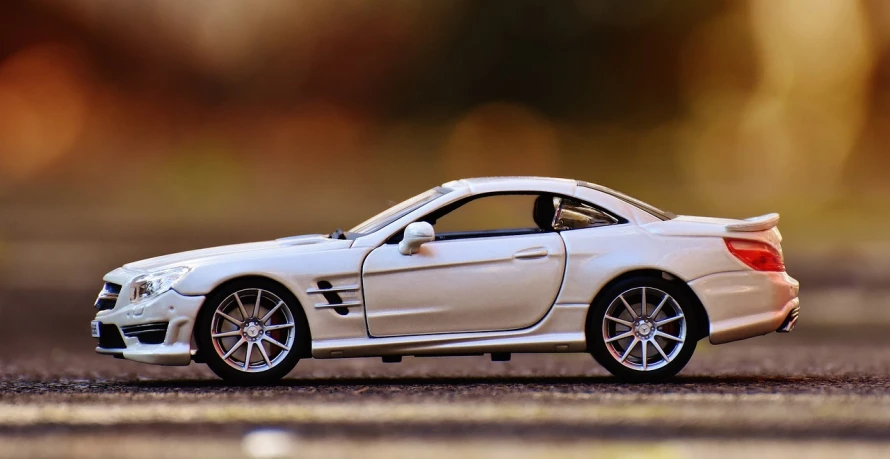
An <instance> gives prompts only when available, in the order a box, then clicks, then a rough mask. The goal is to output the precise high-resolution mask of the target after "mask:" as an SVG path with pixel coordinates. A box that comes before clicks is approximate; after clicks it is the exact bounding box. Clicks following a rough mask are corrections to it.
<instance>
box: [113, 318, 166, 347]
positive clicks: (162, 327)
mask: <svg viewBox="0 0 890 459" xmlns="http://www.w3.org/2000/svg"><path fill="white" fill-rule="evenodd" d="M167 324H168V322H154V323H150V324H141V325H128V326H126V327H121V330H123V332H124V335H126V336H127V337H128V338H133V337H135V338H137V339H138V340H139V342H140V343H142V344H161V343H163V342H164V338H166V337H167Z"/></svg>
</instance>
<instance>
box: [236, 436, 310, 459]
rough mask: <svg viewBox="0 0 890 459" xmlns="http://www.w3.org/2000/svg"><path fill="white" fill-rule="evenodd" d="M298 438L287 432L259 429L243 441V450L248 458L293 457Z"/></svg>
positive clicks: (276, 458) (272, 458)
mask: <svg viewBox="0 0 890 459" xmlns="http://www.w3.org/2000/svg"><path fill="white" fill-rule="evenodd" d="M295 443H296V438H295V437H294V435H293V434H292V433H290V432H288V431H286V430H281V429H257V430H254V431H251V432H248V433H247V434H245V435H244V438H242V439H241V450H242V451H243V452H244V454H245V455H246V456H247V457H251V458H256V459H278V458H284V457H291V456H292V455H293V452H294V451H295V450H294V447H295Z"/></svg>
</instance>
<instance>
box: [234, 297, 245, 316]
mask: <svg viewBox="0 0 890 459" xmlns="http://www.w3.org/2000/svg"><path fill="white" fill-rule="evenodd" d="M235 302H236V303H238V310H239V311H241V320H247V309H244V304H243V303H241V297H240V296H238V292H235Z"/></svg>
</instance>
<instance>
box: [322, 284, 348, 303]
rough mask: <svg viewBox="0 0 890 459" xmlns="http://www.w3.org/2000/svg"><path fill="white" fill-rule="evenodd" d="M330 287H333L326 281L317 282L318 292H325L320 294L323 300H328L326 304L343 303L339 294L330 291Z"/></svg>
mask: <svg viewBox="0 0 890 459" xmlns="http://www.w3.org/2000/svg"><path fill="white" fill-rule="evenodd" d="M332 287H333V285H331V283H330V282H328V281H325V280H323V281H318V288H319V289H320V290H327V291H326V292H324V291H323V292H321V296H323V297H324V299H326V300H328V304H341V303H343V298H340V294H339V293H337V292H336V291H332V290H331V288H332Z"/></svg>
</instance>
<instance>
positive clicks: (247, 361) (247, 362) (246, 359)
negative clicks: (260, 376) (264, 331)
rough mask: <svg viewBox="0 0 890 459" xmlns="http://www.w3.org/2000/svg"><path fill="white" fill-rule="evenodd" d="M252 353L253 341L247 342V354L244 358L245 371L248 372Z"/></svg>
mask: <svg viewBox="0 0 890 459" xmlns="http://www.w3.org/2000/svg"><path fill="white" fill-rule="evenodd" d="M252 352H253V341H248V342H247V354H245V356H244V369H245V370H247V368H248V367H249V366H250V354H251V353H252Z"/></svg>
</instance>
